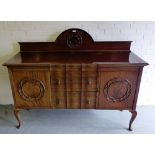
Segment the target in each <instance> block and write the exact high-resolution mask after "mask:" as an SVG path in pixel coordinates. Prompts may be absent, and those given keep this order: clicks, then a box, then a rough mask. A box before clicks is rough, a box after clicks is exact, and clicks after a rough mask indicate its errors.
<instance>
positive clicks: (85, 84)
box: [82, 76, 97, 91]
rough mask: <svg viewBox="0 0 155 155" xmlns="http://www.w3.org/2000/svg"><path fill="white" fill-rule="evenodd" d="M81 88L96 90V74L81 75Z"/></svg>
mask: <svg viewBox="0 0 155 155" xmlns="http://www.w3.org/2000/svg"><path fill="white" fill-rule="evenodd" d="M82 90H85V91H96V90H97V77H96V76H92V77H91V76H83V77H82Z"/></svg>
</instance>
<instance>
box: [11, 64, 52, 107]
mask: <svg viewBox="0 0 155 155" xmlns="http://www.w3.org/2000/svg"><path fill="white" fill-rule="evenodd" d="M10 76H11V83H12V89H13V93H14V99H15V107H16V108H31V107H32V108H35V107H52V105H51V97H50V96H51V88H50V71H49V69H48V68H45V69H39V68H32V69H31V68H30V67H29V68H17V69H16V68H14V69H12V70H10Z"/></svg>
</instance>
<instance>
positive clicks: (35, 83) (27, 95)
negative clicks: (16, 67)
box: [18, 78, 45, 101]
mask: <svg viewBox="0 0 155 155" xmlns="http://www.w3.org/2000/svg"><path fill="white" fill-rule="evenodd" d="M18 92H19V94H20V96H21V97H22V98H23V99H24V100H26V101H36V100H39V99H40V98H42V97H43V95H44V92H45V87H44V85H43V83H42V82H41V81H40V80H37V79H33V78H26V79H23V80H21V81H20V82H19V85H18Z"/></svg>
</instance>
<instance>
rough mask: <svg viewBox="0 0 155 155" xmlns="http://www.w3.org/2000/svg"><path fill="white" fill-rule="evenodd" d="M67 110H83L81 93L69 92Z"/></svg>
mask: <svg viewBox="0 0 155 155" xmlns="http://www.w3.org/2000/svg"><path fill="white" fill-rule="evenodd" d="M67 108H68V109H80V108H81V92H67Z"/></svg>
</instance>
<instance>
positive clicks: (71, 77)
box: [66, 65, 82, 91]
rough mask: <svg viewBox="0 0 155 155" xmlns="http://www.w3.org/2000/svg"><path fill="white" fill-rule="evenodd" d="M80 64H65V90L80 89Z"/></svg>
mask: <svg viewBox="0 0 155 155" xmlns="http://www.w3.org/2000/svg"><path fill="white" fill-rule="evenodd" d="M81 76H82V75H81V65H67V66H66V87H67V91H80V90H81V87H82V80H81Z"/></svg>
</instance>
